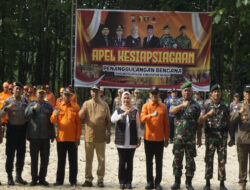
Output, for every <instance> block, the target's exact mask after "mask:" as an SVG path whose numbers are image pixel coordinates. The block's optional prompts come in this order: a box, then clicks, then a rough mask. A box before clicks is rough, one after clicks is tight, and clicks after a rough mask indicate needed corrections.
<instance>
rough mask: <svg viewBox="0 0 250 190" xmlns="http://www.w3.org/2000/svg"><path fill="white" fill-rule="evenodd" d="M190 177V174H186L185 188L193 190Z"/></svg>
mask: <svg viewBox="0 0 250 190" xmlns="http://www.w3.org/2000/svg"><path fill="white" fill-rule="evenodd" d="M192 179H193V177H191V176H187V178H186V189H187V190H194V188H193V186H192Z"/></svg>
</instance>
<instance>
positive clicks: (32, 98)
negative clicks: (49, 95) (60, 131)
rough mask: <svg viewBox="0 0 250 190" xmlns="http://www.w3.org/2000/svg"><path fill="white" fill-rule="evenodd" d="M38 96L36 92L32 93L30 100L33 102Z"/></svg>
mask: <svg viewBox="0 0 250 190" xmlns="http://www.w3.org/2000/svg"><path fill="white" fill-rule="evenodd" d="M36 99H37V97H36V93H32V94H31V95H30V96H29V102H32V101H34V100H36Z"/></svg>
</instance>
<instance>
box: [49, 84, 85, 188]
mask: <svg viewBox="0 0 250 190" xmlns="http://www.w3.org/2000/svg"><path fill="white" fill-rule="evenodd" d="M71 97H72V92H71V90H70V89H69V88H68V87H67V88H64V90H63V96H62V98H63V101H62V103H61V104H59V105H57V106H56V108H55V110H54V112H53V114H52V116H51V117H50V121H51V122H52V123H53V124H56V123H57V138H56V141H57V155H58V162H57V173H56V182H55V183H54V186H59V185H63V182H64V176H65V165H66V155H67V154H68V158H69V182H70V185H71V186H76V185H77V173H78V163H77V161H78V158H77V157H78V156H77V151H78V146H79V145H80V137H81V133H82V127H81V120H80V118H79V115H78V112H79V110H80V107H79V105H78V104H75V103H72V102H71Z"/></svg>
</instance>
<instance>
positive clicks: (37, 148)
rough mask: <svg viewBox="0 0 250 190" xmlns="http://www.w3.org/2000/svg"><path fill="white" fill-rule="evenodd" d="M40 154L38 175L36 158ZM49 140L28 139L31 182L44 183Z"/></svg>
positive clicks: (47, 162)
mask: <svg viewBox="0 0 250 190" xmlns="http://www.w3.org/2000/svg"><path fill="white" fill-rule="evenodd" d="M39 153H40V171H39V175H38V157H39ZM49 153H50V140H49V139H30V157H31V176H32V180H33V181H37V180H39V181H45V177H46V175H47V168H48V164H49Z"/></svg>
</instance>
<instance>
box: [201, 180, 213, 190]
mask: <svg viewBox="0 0 250 190" xmlns="http://www.w3.org/2000/svg"><path fill="white" fill-rule="evenodd" d="M203 190H211V187H210V180H209V179H207V180H206V185H205V187H204V188H203Z"/></svg>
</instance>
